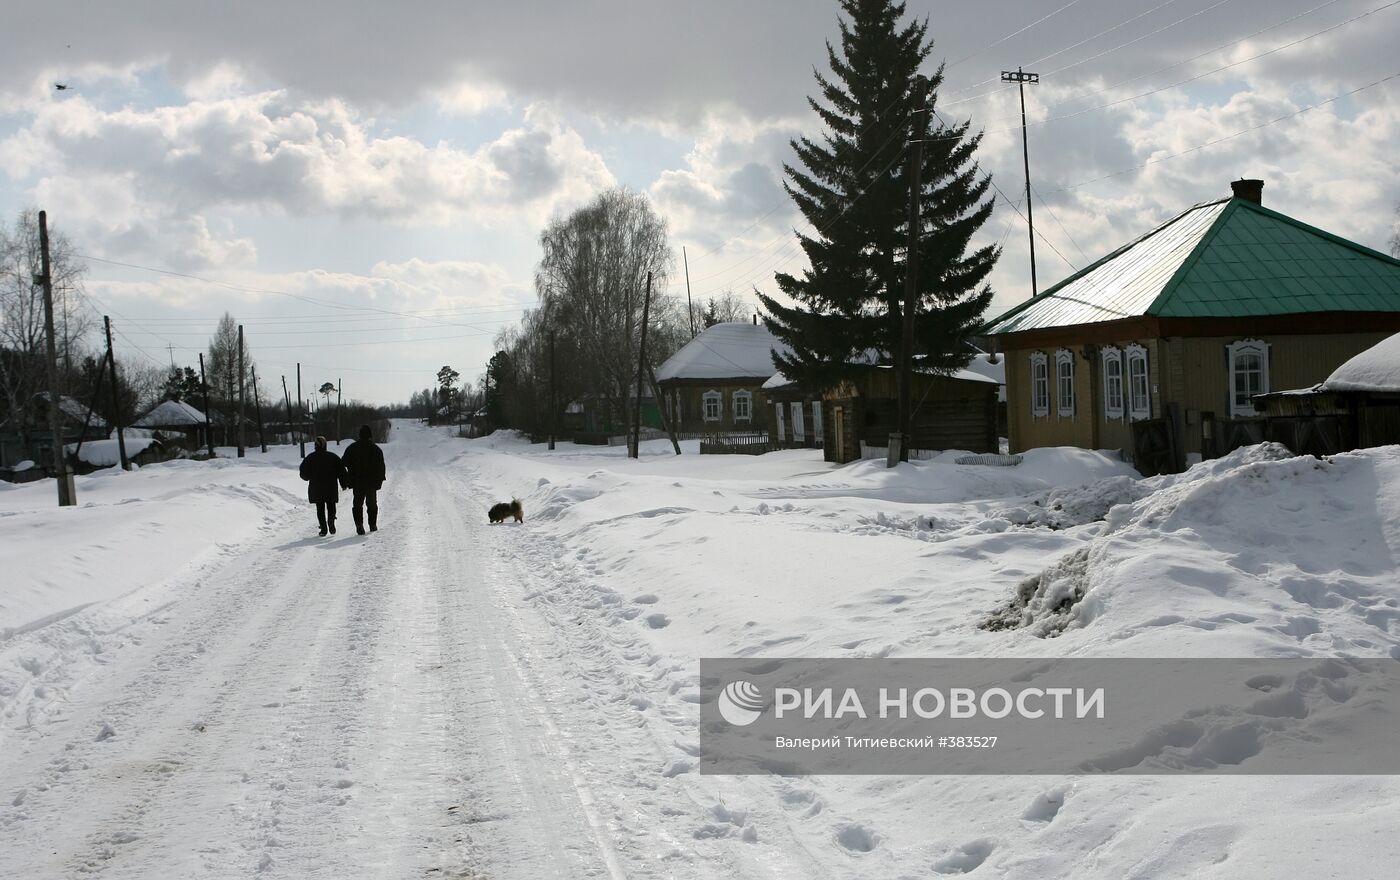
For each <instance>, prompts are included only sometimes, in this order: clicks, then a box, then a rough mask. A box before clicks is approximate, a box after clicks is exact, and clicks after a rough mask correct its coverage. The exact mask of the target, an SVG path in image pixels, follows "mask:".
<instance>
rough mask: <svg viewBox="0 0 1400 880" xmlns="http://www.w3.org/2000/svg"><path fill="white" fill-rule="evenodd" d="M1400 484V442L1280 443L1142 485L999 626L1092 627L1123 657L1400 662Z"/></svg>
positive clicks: (1030, 585)
mask: <svg viewBox="0 0 1400 880" xmlns="http://www.w3.org/2000/svg"><path fill="white" fill-rule="evenodd" d="M1102 488H1104V489H1105V491H1106V492H1107V490H1109V489H1110V488H1113V487H1108V486H1104V487H1102ZM1119 488H1121V487H1119ZM1396 490H1400V447H1395V446H1390V447H1381V448H1378V449H1367V450H1361V451H1358V452H1354V453H1347V454H1343V455H1337V456H1334V457H1332V458H1331V459H1328V460H1325V461H1319V460H1317V459H1314V458H1311V457H1307V456H1302V457H1294V456H1292V455H1291V454H1290V453H1289V452H1288V451H1287V450H1286V449H1285V448H1284V447H1282V446H1279V445H1277V444H1261V445H1259V446H1253V447H1247V448H1244V449H1240V450H1236V451H1235V452H1234V453H1232V454H1231V455H1230V456H1227V457H1226V458H1223V459H1218V460H1215V461H1207V462H1204V463H1202V464H1200V465H1197V466H1196V467H1193V468H1192V469H1190V470H1189V471H1187V472H1186V473H1185V474H1180V475H1175V476H1171V477H1162V478H1157V479H1155V480H1147V481H1143V482H1142V483H1140V484H1138V485H1137V486H1136V487H1134V488H1133V489H1132V490H1131V491H1130V492H1128V493H1127V496H1126V497H1125V498H1124V500H1125V501H1127V502H1129V503H1120V504H1118V505H1117V506H1114V507H1112V508H1111V509H1109V510H1107V511H1106V512H1105V514H1104V516H1103V519H1104V525H1103V528H1102V531H1101V532H1100V533H1099V534H1098V535H1096V536H1095V537H1094V538H1093V539H1092V540H1090V541H1089V543H1088V544H1087V545H1085V546H1084V547H1080V548H1077V549H1076V550H1074V551H1073V552H1072V553H1069V554H1067V555H1065V556H1064V557H1062V558H1060V559H1059V560H1058V561H1056V562H1054V563H1053V564H1051V565H1049V566H1048V567H1046V568H1045V569H1044V570H1043V571H1041V572H1038V573H1037V574H1035V575H1034V576H1032V577H1031V578H1028V579H1026V580H1024V581H1023V582H1022V583H1021V584H1020V586H1019V587H1018V589H1017V592H1016V595H1015V596H1014V597H1013V598H1012V600H1011V601H1010V602H1009V603H1008V605H1007V606H1006V607H1004V608H1002V609H1001V610H999V611H998V612H996V613H995V614H994V615H993V618H992V619H991V621H990V622H989V623H990V626H991V628H994V629H999V628H1004V627H1027V628H1029V629H1030V630H1031V631H1033V632H1035V633H1036V634H1038V635H1058V634H1060V633H1062V632H1064V631H1065V630H1066V629H1068V628H1083V629H1086V633H1085V639H1086V642H1087V643H1092V644H1095V645H1104V646H1107V644H1108V643H1112V644H1113V649H1114V650H1115V651H1117V650H1123V649H1124V648H1125V647H1127V646H1128V645H1130V644H1135V643H1142V644H1144V645H1146V644H1157V645H1160V646H1161V647H1163V648H1167V647H1168V646H1169V647H1170V650H1171V653H1172V655H1174V656H1181V655H1183V654H1187V655H1189V654H1191V653H1193V652H1195V653H1200V654H1201V655H1203V656H1211V655H1212V654H1213V653H1217V652H1221V651H1222V650H1224V651H1227V652H1234V653H1238V655H1240V656H1261V655H1262V656H1288V655H1300V656H1303V655H1306V656H1311V655H1327V654H1334V653H1343V654H1347V655H1354V656H1376V655H1379V656H1391V657H1396V658H1400V640H1398V639H1396V637H1395V636H1394V634H1393V633H1392V629H1393V624H1394V623H1395V622H1396V621H1400V563H1397V559H1400V501H1397V500H1395V499H1396V498H1397V491H1396ZM1108 494H1111V492H1109V493H1108ZM1133 494H1137V495H1139V496H1140V497H1139V498H1137V499H1135V500H1130V498H1131V495H1133ZM1164 612H1166V613H1164ZM1095 630H1099V631H1097V632H1095ZM1225 633H1228V635H1225Z"/></svg>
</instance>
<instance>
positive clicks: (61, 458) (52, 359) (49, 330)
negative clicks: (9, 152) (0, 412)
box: [34, 211, 78, 507]
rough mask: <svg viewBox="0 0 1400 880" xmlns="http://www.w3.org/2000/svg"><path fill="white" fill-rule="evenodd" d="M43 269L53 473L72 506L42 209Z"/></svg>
mask: <svg viewBox="0 0 1400 880" xmlns="http://www.w3.org/2000/svg"><path fill="white" fill-rule="evenodd" d="M39 261H40V262H39V271H40V272H41V273H42V274H41V275H40V276H39V277H38V278H35V279H34V280H35V281H36V282H38V283H39V284H40V285H41V286H42V287H43V289H44V345H45V349H46V352H45V354H46V355H47V357H46V358H45V359H46V361H47V367H48V376H47V379H48V385H49V439H50V445H52V446H53V475H54V477H55V478H56V479H57V481H58V506H59V507H71V506H73V505H74V504H77V503H78V497H77V496H78V493H77V489H76V487H75V486H74V485H73V470H72V468H70V467H69V466H68V454H67V452H65V450H64V448H63V410H62V409H61V408H60V404H61V401H62V398H60V397H59V393H58V342H57V340H56V339H55V338H54V329H53V276H52V274H50V271H49V218H48V212H46V211H40V212H39Z"/></svg>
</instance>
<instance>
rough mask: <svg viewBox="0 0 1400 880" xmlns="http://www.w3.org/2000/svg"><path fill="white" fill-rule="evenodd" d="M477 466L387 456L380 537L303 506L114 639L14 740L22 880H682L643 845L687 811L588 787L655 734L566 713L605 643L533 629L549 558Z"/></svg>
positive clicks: (426, 440)
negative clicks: (650, 816)
mask: <svg viewBox="0 0 1400 880" xmlns="http://www.w3.org/2000/svg"><path fill="white" fill-rule="evenodd" d="M460 448H461V447H460V442H458V443H455V444H454V443H452V442H450V441H447V440H446V438H443V437H441V436H439V435H438V434H436V433H431V432H428V431H425V430H409V431H407V432H404V433H403V434H402V435H401V436H396V437H395V441H394V442H392V443H390V444H388V445H387V446H386V447H385V449H386V451H387V453H388V458H389V470H390V480H389V482H388V483H387V484H386V486H385V489H384V491H383V492H382V493H381V494H382V500H381V507H382V509H383V515H382V520H383V522H382V526H383V527H382V530H381V531H380V532H379V533H377V534H374V535H371V536H368V537H365V538H361V537H357V536H356V535H355V534H354V528H353V524H352V523H351V522H350V517H349V514H348V510H345V509H343V510H342V517H341V522H340V527H341V529H340V536H339V537H337V538H332V539H320V538H316V537H308V535H312V534H314V531H313V520H314V517H313V516H312V515H311V512H310V509H309V508H306V507H303V508H301V509H300V510H298V511H297V512H296V513H295V514H294V515H292V516H289V517H287V518H286V521H285V524H284V528H283V529H281V530H280V533H278V534H269V535H268V536H267V537H266V538H265V539H263V540H262V541H260V542H258V543H255V544H254V545H253V546H251V547H250V548H249V549H247V550H246V551H244V552H241V553H240V554H238V555H237V556H236V557H235V558H233V559H232V560H231V561H229V562H228V563H227V564H224V565H222V566H220V567H219V568H218V569H217V571H216V572H214V573H213V574H212V575H211V576H209V577H207V578H204V579H202V580H200V581H198V582H195V583H190V584H187V585H185V587H184V588H183V591H182V592H181V593H180V594H179V597H178V599H177V600H176V601H173V602H171V603H170V604H169V605H168V606H166V607H164V608H162V609H160V610H158V611H156V612H155V613H153V614H147V615H144V616H142V617H141V618H139V619H138V620H137V621H136V622H134V623H133V624H132V625H131V626H130V627H127V628H124V629H123V630H122V631H121V632H118V633H110V632H108V633H92V634H91V635H90V639H91V650H92V651H94V652H102V653H105V654H106V655H107V656H106V658H105V662H103V663H102V664H101V665H98V666H95V667H94V671H93V672H92V673H91V674H89V675H88V676H87V678H86V680H84V681H82V682H81V684H80V686H77V687H74V688H73V689H72V691H71V692H70V693H69V694H68V696H67V699H68V704H67V705H65V706H64V707H63V712H62V713H61V715H60V717H59V720H56V721H49V722H45V723H41V724H37V725H34V726H32V727H30V728H28V729H20V730H8V731H6V738H5V739H4V741H3V742H4V750H3V754H2V755H0V780H3V786H0V790H3V791H4V792H6V793H8V792H15V794H14V795H13V799H12V802H10V801H9V800H8V799H9V798H10V795H8V794H6V797H7V801H6V802H4V803H2V804H0V837H3V838H4V839H5V846H3V847H0V876H3V877H25V878H42V877H67V876H79V875H81V876H91V875H97V876H106V877H143V878H150V877H182V878H183V877H237V876H250V875H253V874H258V873H260V872H261V873H264V874H265V875H266V876H291V877H386V878H387V877H421V876H429V877H434V876H443V877H623V876H639V875H640V876H653V875H655V876H667V875H670V874H671V873H672V871H671V870H669V869H667V868H666V867H665V865H664V864H658V863H657V862H656V854H655V850H653V849H652V848H650V847H645V846H636V845H635V843H636V840H637V838H636V836H635V835H632V834H629V833H628V832H627V830H626V826H628V825H634V824H635V825H637V826H638V827H647V826H649V827H648V830H647V831H646V832H645V834H647V835H650V834H653V833H655V832H656V828H657V826H651V825H650V823H649V822H648V821H647V820H646V818H645V814H646V813H647V812H648V811H650V810H652V809H658V810H659V809H661V808H662V806H661V805H660V804H658V803H656V801H655V799H652V801H651V806H646V805H643V804H629V803H628V802H627V801H628V798H627V797H626V796H620V797H619V796H617V795H618V793H617V792H608V793H607V798H606V799H604V800H602V801H600V800H599V798H598V796H597V794H596V793H595V792H594V791H592V790H591V789H590V787H589V785H590V781H589V778H588V777H589V773H590V772H592V771H606V772H599V773H596V774H595V775H598V776H599V777H600V778H603V779H605V780H610V779H612V778H614V777H615V776H617V775H618V770H617V768H615V767H607V766H606V762H607V761H608V755H609V754H611V755H612V761H613V762H614V763H616V762H618V761H620V760H621V759H620V758H619V757H618V755H619V754H629V753H631V749H627V748H624V749H622V750H621V751H620V752H618V751H614V750H615V749H617V748H618V747H619V746H620V745H621V743H620V742H619V738H627V737H635V736H637V735H638V732H637V731H636V725H635V723H634V722H632V721H631V719H630V718H629V717H627V712H628V711H630V710H628V709H627V708H626V707H623V709H622V710H620V711H613V712H608V711H607V710H606V707H605V705H604V707H603V708H599V709H598V710H596V711H595V710H594V709H592V708H590V707H589V706H588V705H583V703H582V702H580V701H577V700H572V699H571V698H569V697H561V696H560V694H561V693H563V692H565V691H569V692H574V691H577V690H578V689H579V687H580V682H579V681H577V680H573V679H570V678H568V676H573V675H576V674H578V673H579V672H580V670H579V668H578V667H574V669H572V670H567V669H565V668H564V666H565V664H566V663H567V664H573V663H575V662H576V660H577V655H576V653H575V652H572V651H570V650H568V649H567V646H568V645H569V643H570V642H571V641H572V640H573V639H576V638H587V635H586V633H584V632H582V631H580V632H579V633H567V634H561V633H558V632H554V631H552V628H553V627H555V626H556V625H560V626H569V627H570V628H572V629H581V628H580V626H579V625H578V624H577V623H574V622H568V623H563V622H560V621H553V622H551V621H549V620H547V619H544V618H542V617H540V616H539V615H538V614H536V613H535V612H532V611H528V610H526V609H525V606H523V605H522V604H520V602H519V597H520V596H521V595H522V594H524V593H526V592H527V591H529V590H530V589H531V586H530V585H531V583H532V581H531V578H534V577H538V576H539V573H538V572H534V571H531V570H529V569H530V566H529V564H528V562H527V558H528V557H525V556H517V555H516V554H514V553H513V552H510V545H511V541H512V540H513V539H519V538H522V537H524V536H525V534H526V533H525V532H524V531H521V530H516V529H515V527H514V526H497V527H494V528H492V527H489V526H487V525H486V522H485V516H484V515H482V510H483V505H484V504H485V503H488V499H485V498H482V497H480V495H479V493H478V492H476V491H474V490H473V488H472V487H471V486H470V485H469V484H468V481H467V477H465V476H463V475H462V474H461V473H460V472H455V473H454V472H453V471H451V470H449V469H446V468H443V467H441V466H440V465H442V464H444V463H445V461H446V459H447V458H448V457H450V456H452V455H454V454H458V453H460ZM347 532H349V534H347ZM541 549H547V548H538V547H537V548H536V550H541ZM118 646H119V647H118ZM605 666H606V664H605V663H602V662H600V663H598V664H597V666H596V667H595V668H594V670H593V671H594V672H595V673H596V674H599V675H606V674H607V673H606V670H605V668H604V667H605ZM587 672H588V670H583V673H584V674H587ZM561 676H563V677H564V678H563V679H562V680H561ZM586 685H587V683H586V682H583V686H584V687H585V688H586ZM568 702H574V703H579V705H568V704H567V703H568ZM592 761H598V762H602V763H591V764H590V763H588V762H592ZM590 768H591V769H590ZM623 772H624V775H625V773H626V772H627V771H626V770H624V771H623ZM692 868H693V869H694V870H691V869H692ZM682 873H685V874H687V875H694V874H697V873H698V874H700V875H702V876H703V875H709V874H711V873H715V874H716V875H718V876H725V875H732V874H738V873H742V871H741V869H740V867H739V866H735V865H728V864H726V862H725V860H723V859H719V860H715V861H711V862H709V863H708V864H707V865H706V866H705V867H703V868H701V867H697V866H694V865H692V866H690V868H687V869H685V870H684V871H683V872H682Z"/></svg>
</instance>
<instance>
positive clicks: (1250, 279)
mask: <svg viewBox="0 0 1400 880" xmlns="http://www.w3.org/2000/svg"><path fill="white" fill-rule="evenodd" d="M1263 185H1264V184H1263V181H1259V180H1241V181H1236V182H1235V183H1234V184H1232V188H1233V190H1234V196H1233V197H1232V198H1228V199H1222V200H1218V201H1213V202H1207V203H1205V204H1200V205H1196V206H1195V207H1192V208H1189V209H1187V210H1186V211H1184V212H1182V213H1181V214H1179V215H1177V216H1176V217H1173V218H1172V219H1171V220H1169V221H1167V222H1166V223H1164V224H1162V225H1161V226H1159V227H1157V228H1156V229H1154V230H1152V231H1151V232H1149V233H1147V234H1146V235H1144V236H1142V237H1141V238H1138V239H1135V240H1133V241H1131V242H1129V243H1128V244H1126V245H1124V246H1123V247H1121V248H1119V249H1118V250H1116V251H1113V252H1112V253H1110V254H1109V255H1107V256H1106V257H1104V258H1102V259H1100V260H1098V261H1097V262H1095V263H1093V264H1091V265H1090V266H1088V267H1086V268H1085V269H1083V270H1081V271H1079V272H1076V273H1075V274H1073V275H1071V276H1070V277H1068V278H1066V279H1065V280H1064V281H1061V282H1060V283H1059V284H1056V285H1054V286H1053V287H1050V288H1048V289H1047V290H1045V291H1044V292H1042V293H1040V294H1039V295H1038V296H1036V297H1034V298H1033V299H1030V300H1028V301H1027V302H1024V303H1022V304H1021V305H1019V306H1016V307H1015V308H1013V309H1011V310H1009V311H1007V312H1006V313H1004V314H1002V315H1001V316H999V317H997V318H996V319H994V320H992V321H991V322H989V323H988V324H987V325H986V326H985V327H984V328H983V332H984V333H985V334H986V335H988V336H991V337H994V338H995V339H996V340H997V343H998V346H999V348H1000V349H1001V350H1002V352H1003V353H1004V355H1005V358H1006V364H1007V376H1006V383H1007V408H1008V421H1009V428H1010V440H1011V450H1012V451H1013V452H1016V451H1020V450H1024V449H1030V448H1033V447H1037V446H1081V447H1086V448H1090V449H1100V448H1119V449H1122V450H1123V452H1124V455H1125V457H1127V458H1129V459H1131V460H1133V461H1134V463H1135V464H1137V465H1138V468H1139V470H1143V471H1144V472H1145V473H1147V472H1163V471H1174V470H1180V469H1181V468H1183V467H1184V466H1185V464H1186V462H1187V461H1188V460H1189V459H1190V458H1193V457H1195V456H1199V455H1202V454H1203V453H1204V454H1210V451H1211V449H1212V447H1213V445H1214V443H1215V440H1214V437H1215V436H1216V435H1217V434H1218V433H1219V432H1221V431H1226V432H1228V431H1230V430H1232V428H1231V425H1230V422H1232V421H1235V420H1245V419H1252V418H1255V417H1256V416H1257V415H1258V414H1259V412H1258V410H1257V409H1256V400H1257V399H1258V397H1259V395H1262V394H1267V393H1268V392H1269V391H1271V390H1272V389H1275V388H1280V387H1282V388H1297V387H1309V386H1312V385H1315V384H1317V383H1318V382H1320V381H1321V380H1322V379H1323V378H1324V377H1326V376H1327V375H1328V374H1330V373H1331V372H1332V371H1333V370H1335V369H1336V368H1337V367H1338V366H1340V365H1341V364H1342V363H1343V362H1344V361H1346V360H1347V359H1348V358H1350V357H1352V356H1354V355H1356V354H1358V353H1360V352H1361V351H1363V350H1365V349H1366V348H1368V347H1370V346H1372V345H1375V344H1376V343H1377V342H1379V341H1380V340H1381V339H1383V338H1385V337H1386V336H1387V335H1389V334H1391V333H1394V332H1396V331H1397V330H1400V260H1396V259H1394V258H1392V257H1389V256H1387V255H1385V254H1382V253H1380V252H1378V251H1374V250H1372V249H1370V248H1367V247H1364V246H1362V245H1359V244H1356V243H1355V242H1352V241H1348V240H1346V239H1344V238H1340V237H1338V236H1336V235H1333V234H1331V233H1328V232H1325V231H1323V230H1321V229H1317V228H1316V227H1313V226H1309V225H1308V224H1306V223H1303V222H1302V221H1299V220H1295V219H1294V218H1292V217H1289V216H1287V215H1285V214H1281V213H1279V212H1277V211H1272V210H1270V209H1268V208H1265V207H1264V206H1263V205H1262V204H1261V203H1260V202H1261V194H1262V190H1263Z"/></svg>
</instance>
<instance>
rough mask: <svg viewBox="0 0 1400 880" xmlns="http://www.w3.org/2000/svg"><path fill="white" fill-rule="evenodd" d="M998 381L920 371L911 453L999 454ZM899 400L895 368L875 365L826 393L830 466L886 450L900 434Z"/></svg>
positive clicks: (961, 372)
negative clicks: (930, 451) (872, 452)
mask: <svg viewBox="0 0 1400 880" xmlns="http://www.w3.org/2000/svg"><path fill="white" fill-rule="evenodd" d="M999 387H1000V386H999V384H998V382H997V381H996V379H994V378H991V377H988V376H984V375H982V374H980V373H977V372H974V371H972V370H967V369H963V370H959V371H958V372H957V373H955V374H953V375H951V376H943V375H938V374H935V373H928V372H923V371H921V370H917V369H916V370H915V371H914V372H913V374H912V386H911V388H912V393H911V398H912V403H913V407H914V414H913V425H912V431H911V437H910V441H909V448H910V449H911V450H914V449H922V450H941V449H966V450H969V451H971V452H996V451H997V429H996V428H997V392H998V389H999ZM898 422H899V397H898V386H897V384H896V376H895V371H894V368H893V367H890V366H887V365H870V366H865V367H861V368H859V369H858V370H857V372H856V373H855V375H854V377H853V378H851V379H848V380H846V381H843V382H841V383H839V384H838V385H836V386H835V387H833V388H828V389H827V390H826V391H825V392H824V393H823V394H822V415H821V419H820V423H821V430H822V432H823V444H822V446H823V448H824V449H825V455H824V456H823V457H824V458H825V459H826V460H827V461H834V462H837V463H838V464H839V463H844V462H848V461H855V460H857V459H859V458H863V457H866V452H865V451H866V450H869V449H880V450H881V454H882V455H883V450H884V449H886V448H887V447H888V445H889V438H890V434H891V433H894V432H895V431H896V430H897V429H898Z"/></svg>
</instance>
